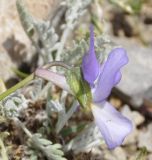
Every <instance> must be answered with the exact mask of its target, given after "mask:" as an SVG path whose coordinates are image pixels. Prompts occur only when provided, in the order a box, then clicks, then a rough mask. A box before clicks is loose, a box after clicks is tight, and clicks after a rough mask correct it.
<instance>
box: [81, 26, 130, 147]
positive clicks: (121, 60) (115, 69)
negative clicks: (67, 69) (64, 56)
mask: <svg viewBox="0 0 152 160" xmlns="http://www.w3.org/2000/svg"><path fill="white" fill-rule="evenodd" d="M127 62H128V57H127V55H126V51H125V50H124V49H123V48H115V49H113V50H112V51H111V53H110V54H109V56H108V58H107V60H106V62H104V63H103V64H102V65H101V66H100V64H99V62H98V61H97V58H96V54H95V49H94V33H93V26H91V27H90V49H89V51H88V53H86V54H85V55H84V57H83V60H82V66H81V68H82V73H83V76H84V79H85V80H86V81H87V82H88V83H89V84H90V87H91V92H92V98H93V105H91V109H92V113H93V116H94V119H95V122H96V125H97V126H98V128H99V130H100V132H101V134H102V136H103V138H104V140H105V142H106V144H107V145H108V148H109V149H114V148H115V147H117V146H119V145H121V144H122V142H123V141H124V139H125V137H126V136H127V135H128V134H129V133H130V132H131V130H132V123H131V121H130V120H129V119H127V118H126V117H124V116H123V115H122V114H121V113H120V112H118V111H117V110H116V109H115V108H114V107H113V106H112V105H111V104H110V103H108V102H107V101H106V98H107V97H108V96H109V94H110V92H111V89H112V88H113V87H114V86H115V85H117V84H118V83H119V81H120V79H121V73H120V69H121V67H123V66H124V65H125V64H127Z"/></svg>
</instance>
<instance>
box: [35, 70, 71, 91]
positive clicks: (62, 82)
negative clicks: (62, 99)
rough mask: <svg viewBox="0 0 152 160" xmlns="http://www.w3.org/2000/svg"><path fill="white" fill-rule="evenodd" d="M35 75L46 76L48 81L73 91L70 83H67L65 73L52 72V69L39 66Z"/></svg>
mask: <svg viewBox="0 0 152 160" xmlns="http://www.w3.org/2000/svg"><path fill="white" fill-rule="evenodd" d="M35 75H36V76H39V77H41V78H44V79H46V80H48V81H51V82H52V83H54V84H55V85H57V86H59V87H61V88H62V89H64V90H66V91H68V92H70V93H71V90H70V88H69V85H68V84H67V82H66V79H65V77H64V76H63V75H61V74H57V73H55V72H52V71H49V70H47V69H43V68H38V69H37V70H36V71H35Z"/></svg>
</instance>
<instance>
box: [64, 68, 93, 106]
mask: <svg viewBox="0 0 152 160" xmlns="http://www.w3.org/2000/svg"><path fill="white" fill-rule="evenodd" d="M66 80H67V83H68V84H69V86H70V88H71V90H72V92H73V94H74V96H75V97H76V98H77V100H78V101H79V103H80V105H81V106H82V107H83V108H85V107H90V104H91V102H92V95H91V89H90V86H89V84H88V83H87V81H85V80H84V78H83V76H82V73H81V69H80V67H74V68H72V69H71V70H67V72H66Z"/></svg>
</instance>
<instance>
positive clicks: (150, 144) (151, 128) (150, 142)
mask: <svg viewBox="0 0 152 160" xmlns="http://www.w3.org/2000/svg"><path fill="white" fill-rule="evenodd" d="M151 135H152V124H149V125H148V127H147V129H145V128H144V129H143V130H142V131H140V133H139V136H138V147H139V148H140V147H146V148H147V151H149V152H152V138H151Z"/></svg>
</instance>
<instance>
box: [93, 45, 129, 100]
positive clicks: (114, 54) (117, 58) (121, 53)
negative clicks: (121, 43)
mask: <svg viewBox="0 0 152 160" xmlns="http://www.w3.org/2000/svg"><path fill="white" fill-rule="evenodd" d="M127 62H128V57H127V54H126V51H125V50H124V49H123V48H116V49H114V50H112V51H111V53H110V54H109V56H108V59H107V61H106V62H105V64H104V67H103V69H102V71H101V73H100V76H99V79H98V82H97V84H96V87H95V88H94V89H93V99H94V101H95V102H101V101H103V100H105V99H106V98H107V97H108V96H109V94H110V92H111V89H112V88H113V87H114V86H115V85H116V84H118V83H119V81H120V79H121V73H120V69H121V67H122V66H124V65H125V64H127Z"/></svg>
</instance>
